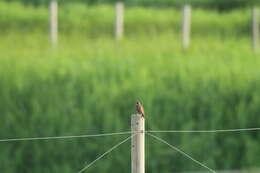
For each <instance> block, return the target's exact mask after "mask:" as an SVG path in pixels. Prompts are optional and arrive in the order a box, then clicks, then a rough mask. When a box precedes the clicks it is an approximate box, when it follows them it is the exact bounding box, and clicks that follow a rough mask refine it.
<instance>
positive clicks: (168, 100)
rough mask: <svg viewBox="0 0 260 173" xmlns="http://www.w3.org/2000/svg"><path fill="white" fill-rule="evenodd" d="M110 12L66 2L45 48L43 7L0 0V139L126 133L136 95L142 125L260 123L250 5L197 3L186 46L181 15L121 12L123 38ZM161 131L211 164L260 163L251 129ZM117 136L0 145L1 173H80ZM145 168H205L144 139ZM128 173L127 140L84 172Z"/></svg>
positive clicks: (191, 126) (204, 126)
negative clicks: (211, 7)
mask: <svg viewBox="0 0 260 173" xmlns="http://www.w3.org/2000/svg"><path fill="white" fill-rule="evenodd" d="M113 11H114V9H113V7H111V6H96V7H93V6H92V7H88V6H82V5H79V4H78V5H72V6H62V7H61V9H60V16H59V17H60V35H59V45H58V47H57V48H55V49H53V48H51V47H50V44H49V36H48V11H47V8H44V7H39V8H32V7H28V6H22V5H20V4H13V3H12V4H7V3H0V28H1V31H0V35H1V39H0V98H1V99H0V115H1V116H0V138H19V137H34V136H35V137H36V136H56V135H58V136H59V135H77V134H79V135H80V134H93V133H103V132H117V131H126V130H129V129H130V115H131V114H133V113H134V112H135V109H134V104H135V101H136V100H137V99H138V100H140V101H141V102H142V103H143V105H144V107H145V110H146V115H147V118H146V123H147V124H146V128H147V129H154V130H157V129H159V130H164V129H166V130H167V129H176V130H181V129H188V130H189V129H226V128H246V127H259V126H260V121H259V118H258V116H259V113H260V110H259V104H260V91H259V89H258V88H259V86H260V81H259V77H260V70H259V65H260V60H259V54H255V53H253V52H252V50H251V46H250V40H249V37H248V34H249V30H247V27H248V26H249V10H245V11H233V12H230V13H221V14H219V13H217V12H209V11H202V10H200V9H196V10H194V11H193V14H194V16H193V23H192V28H193V30H192V40H191V47H190V49H189V51H186V52H184V51H182V47H181V39H180V33H179V32H180V26H181V12H180V11H178V10H175V9H153V8H148V9H143V8H127V9H126V18H125V21H126V37H125V39H124V40H123V41H121V42H115V41H114V39H113V38H112V37H113V25H114V24H113V20H114V12H113ZM242 12H243V13H242ZM93 37H94V38H93ZM160 136H161V137H163V138H164V139H166V140H167V141H169V142H170V143H172V144H173V145H175V146H177V147H179V148H180V149H182V150H184V151H185V152H187V153H189V154H191V155H192V156H193V157H194V158H196V159H198V160H200V161H202V162H203V163H205V164H206V165H208V166H209V167H210V168H213V169H216V170H218V169H240V168H253V167H259V166H260V165H259V163H260V162H259V160H260V150H259V140H260V135H259V133H258V132H246V133H226V134H224V133H223V134H160ZM124 137H126V136H116V137H102V138H93V139H92V138H86V139H71V140H70V139H69V140H54V141H31V142H11V143H0V153H1V155H0V163H1V164H0V172H6V173H13V172H37V173H38V172H39V173H41V172H43V173H46V172H57V173H58V172H64V173H70V172H77V171H78V170H80V169H81V168H82V167H84V165H86V164H87V163H90V162H91V161H92V160H94V159H95V158H96V157H97V156H98V155H100V154H102V153H103V152H104V151H106V150H107V149H109V148H110V147H112V145H114V144H116V143H117V142H119V141H120V140H122V139H123V138H124ZM205 151H206V152H205ZM146 164H147V165H146V167H147V172H151V173H156V172H162V171H163V172H176V171H195V170H202V168H200V167H199V166H198V165H196V164H194V163H192V162H190V161H189V160H187V159H186V158H185V157H183V156H182V155H180V154H179V153H174V152H172V151H171V150H170V149H169V148H167V147H165V146H164V145H161V144H159V143H158V142H157V141H154V140H153V139H150V138H147V139H146ZM129 171H130V143H127V144H125V145H123V146H122V147H120V148H119V149H118V150H116V151H114V152H113V153H111V155H109V156H106V157H105V158H104V159H103V160H101V161H100V162H97V164H96V165H94V166H93V167H92V168H90V169H89V172H98V173H99V172H115V173H117V172H118V173H123V172H129Z"/></svg>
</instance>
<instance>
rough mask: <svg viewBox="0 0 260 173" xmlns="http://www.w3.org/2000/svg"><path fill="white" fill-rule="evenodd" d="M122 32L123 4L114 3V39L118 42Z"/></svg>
mask: <svg viewBox="0 0 260 173" xmlns="http://www.w3.org/2000/svg"><path fill="white" fill-rule="evenodd" d="M123 32H124V4H123V2H117V3H116V21H115V37H116V40H120V39H122V37H123Z"/></svg>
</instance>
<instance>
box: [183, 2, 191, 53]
mask: <svg viewBox="0 0 260 173" xmlns="http://www.w3.org/2000/svg"><path fill="white" fill-rule="evenodd" d="M190 23H191V7H190V5H185V6H184V8H183V23H182V41H183V49H184V50H186V49H188V48H189V45H190Z"/></svg>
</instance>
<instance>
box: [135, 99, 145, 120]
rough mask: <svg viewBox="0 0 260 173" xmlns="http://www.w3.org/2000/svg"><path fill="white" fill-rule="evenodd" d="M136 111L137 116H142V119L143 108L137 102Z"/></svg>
mask: <svg viewBox="0 0 260 173" xmlns="http://www.w3.org/2000/svg"><path fill="white" fill-rule="evenodd" d="M135 107H136V110H137V112H138V113H139V114H141V115H142V117H143V118H144V107H143V106H142V105H141V103H140V102H139V101H137V102H136V105H135Z"/></svg>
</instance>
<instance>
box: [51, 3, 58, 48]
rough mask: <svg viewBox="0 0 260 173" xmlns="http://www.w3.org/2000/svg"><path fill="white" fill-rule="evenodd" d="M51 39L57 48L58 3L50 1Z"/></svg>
mask: <svg viewBox="0 0 260 173" xmlns="http://www.w3.org/2000/svg"><path fill="white" fill-rule="evenodd" d="M50 39H51V44H52V46H53V47H54V46H56V44H57V41H58V2H57V0H51V1H50Z"/></svg>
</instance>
